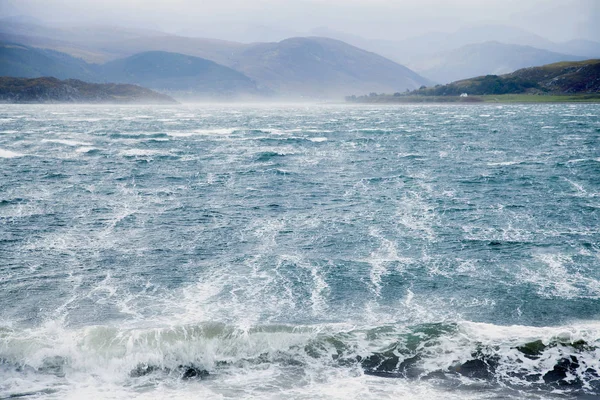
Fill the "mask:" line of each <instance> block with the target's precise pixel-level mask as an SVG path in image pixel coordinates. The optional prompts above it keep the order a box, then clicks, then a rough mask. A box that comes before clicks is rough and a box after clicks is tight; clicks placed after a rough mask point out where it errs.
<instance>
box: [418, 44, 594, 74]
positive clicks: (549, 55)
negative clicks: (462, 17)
mask: <svg viewBox="0 0 600 400" xmlns="http://www.w3.org/2000/svg"><path fill="white" fill-rule="evenodd" d="M583 59H584V58H583V57H579V56H573V55H568V54H561V53H554V52H551V51H548V50H542V49H537V48H535V47H531V46H519V45H514V44H504V43H499V42H486V43H480V44H472V45H467V46H463V47H461V48H459V49H456V50H453V51H448V52H444V53H440V54H437V55H435V56H430V57H428V58H426V59H425V60H424V61H421V62H420V63H414V64H411V67H412V68H413V69H415V70H417V71H419V73H421V74H422V75H424V76H426V77H427V78H429V79H431V80H433V81H435V82H439V83H448V82H454V81H457V80H460V79H466V78H468V77H472V76H480V75H501V74H506V73H509V72H512V71H515V70H517V69H520V68H525V67H532V66H536V65H545V64H550V63H555V62H559V61H579V60H583Z"/></svg>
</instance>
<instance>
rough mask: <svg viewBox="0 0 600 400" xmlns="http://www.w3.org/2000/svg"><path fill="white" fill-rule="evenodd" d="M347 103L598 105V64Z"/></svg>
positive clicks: (572, 64)
mask: <svg viewBox="0 0 600 400" xmlns="http://www.w3.org/2000/svg"><path fill="white" fill-rule="evenodd" d="M346 102H349V103H369V104H373V103H376V104H381V103H463V104H474V103H600V60H587V61H578V62H560V63H555V64H549V65H544V66H541V67H531V68H524V69H520V70H518V71H515V72H512V73H510V74H506V75H486V76H479V77H476V78H471V79H464V80H460V81H456V82H453V83H449V84H447V85H436V86H433V87H425V86H422V87H421V88H419V89H417V90H413V91H406V92H404V93H394V94H384V93H382V94H377V93H371V94H369V95H365V96H348V97H346Z"/></svg>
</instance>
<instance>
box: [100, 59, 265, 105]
mask: <svg viewBox="0 0 600 400" xmlns="http://www.w3.org/2000/svg"><path fill="white" fill-rule="evenodd" d="M99 71H100V75H101V76H102V79H104V80H105V81H109V82H124V83H134V84H139V85H142V86H145V87H149V88H153V89H156V90H160V91H164V92H170V93H175V92H179V93H180V94H181V93H189V94H201V95H203V96H230V95H234V94H238V93H255V94H256V93H258V90H257V87H256V84H255V83H254V82H253V81H252V80H251V79H250V78H248V77H247V76H245V75H244V74H242V73H240V72H238V71H234V70H233V69H231V68H228V67H225V66H223V65H219V64H217V63H215V62H212V61H209V60H206V59H203V58H199V57H193V56H188V55H184V54H177V53H168V52H163V51H151V52H145V53H140V54H136V55H133V56H131V57H127V58H124V59H120V60H116V61H111V62H109V63H106V64H104V65H102V66H100V67H99Z"/></svg>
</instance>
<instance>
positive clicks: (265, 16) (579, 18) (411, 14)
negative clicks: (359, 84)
mask: <svg viewBox="0 0 600 400" xmlns="http://www.w3.org/2000/svg"><path fill="white" fill-rule="evenodd" d="M0 14H1V15H2V16H10V15H28V16H32V17H34V18H37V19H41V20H44V21H51V22H55V23H61V24H67V25H82V24H90V23H93V24H103V25H104V24H112V25H125V26H126V25H130V26H135V27H138V28H139V27H145V28H153V29H158V30H163V31H168V32H170V33H179V34H187V35H197V36H211V37H217V38H222V39H230V40H240V41H243V39H244V36H245V35H247V37H250V35H253V36H260V35H263V36H265V37H266V38H270V39H273V40H275V39H277V38H278V37H281V38H283V37H286V36H291V35H306V34H310V33H311V31H313V29H315V28H318V27H326V28H328V29H331V30H336V31H342V32H345V33H348V34H353V35H358V36H362V37H367V38H380V39H381V38H386V39H393V40H398V39H404V38H408V37H411V36H416V35H420V34H423V33H427V32H432V31H448V32H450V31H455V30H457V29H459V28H461V27H464V26H469V25H479V24H508V25H513V26H517V27H520V28H524V29H527V30H529V31H532V32H533V33H536V34H539V35H542V36H544V37H547V38H549V39H551V40H554V41H565V40H569V39H574V38H587V39H591V40H597V41H600V23H599V22H598V21H600V0H252V1H246V0H217V1H213V0H210V1H207V0H204V1H203V0H0ZM251 40H254V37H252V38H251Z"/></svg>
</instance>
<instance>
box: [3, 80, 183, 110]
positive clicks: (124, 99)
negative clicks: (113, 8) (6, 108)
mask: <svg viewBox="0 0 600 400" xmlns="http://www.w3.org/2000/svg"><path fill="white" fill-rule="evenodd" d="M0 102H1V103H120V104H127V103H144V104H173V103H176V101H175V100H173V99H172V98H171V97H169V96H166V95H164V94H161V93H157V92H154V91H152V90H149V89H146V88H143V87H139V86H135V85H123V84H113V83H111V84H97V83H88V82H83V81H80V80H77V79H68V80H64V81H61V80H59V79H56V78H47V77H45V78H32V79H27V78H9V77H0Z"/></svg>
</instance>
